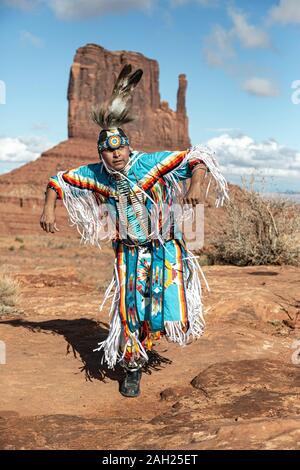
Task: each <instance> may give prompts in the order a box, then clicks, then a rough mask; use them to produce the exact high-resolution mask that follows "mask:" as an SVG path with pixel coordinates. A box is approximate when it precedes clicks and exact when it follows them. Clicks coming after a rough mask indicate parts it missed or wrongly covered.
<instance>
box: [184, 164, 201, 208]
mask: <svg viewBox="0 0 300 470" xmlns="http://www.w3.org/2000/svg"><path fill="white" fill-rule="evenodd" d="M205 174H206V167H205V165H202V164H201V165H198V166H197V167H196V168H195V169H194V170H193V174H192V177H191V184H190V187H189V190H188V192H187V194H186V195H185V197H184V199H183V202H184V203H186V204H193V205H195V204H198V203H199V202H201V200H203V194H202V189H203V186H204V178H205Z"/></svg>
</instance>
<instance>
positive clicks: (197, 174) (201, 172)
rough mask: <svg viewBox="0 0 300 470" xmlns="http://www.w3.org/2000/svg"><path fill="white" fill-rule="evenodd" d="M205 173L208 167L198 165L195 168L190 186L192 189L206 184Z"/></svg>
mask: <svg viewBox="0 0 300 470" xmlns="http://www.w3.org/2000/svg"><path fill="white" fill-rule="evenodd" d="M205 173H206V166H205V165H202V164H201V165H198V166H196V167H195V169H194V170H193V174H192V177H191V185H190V188H191V187H194V186H195V187H200V186H201V185H202V184H203V182H204V178H205Z"/></svg>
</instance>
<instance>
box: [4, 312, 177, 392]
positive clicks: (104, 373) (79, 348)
mask: <svg viewBox="0 0 300 470" xmlns="http://www.w3.org/2000/svg"><path fill="white" fill-rule="evenodd" d="M0 323H2V324H6V325H11V326H14V327H23V328H27V329H28V330H30V331H32V332H33V333H47V332H49V333H51V334H54V335H61V336H63V337H64V339H65V340H66V342H67V351H66V354H70V353H71V352H72V353H73V355H74V357H75V358H77V357H78V356H79V357H80V359H81V361H82V364H83V365H82V366H81V367H80V371H81V372H84V373H85V379H86V380H89V381H92V380H93V379H95V380H101V381H102V382H105V379H106V378H109V379H111V380H117V381H118V382H119V383H120V382H121V380H122V379H123V377H124V372H123V369H122V368H121V367H120V366H118V365H117V366H116V368H115V370H112V369H109V368H108V367H107V365H106V364H105V363H102V361H103V359H104V357H103V352H102V351H96V352H93V349H95V348H97V345H98V343H99V342H101V341H103V340H105V339H106V337H107V335H108V325H107V324H105V323H101V322H96V321H95V320H91V319H88V318H77V319H74V320H60V319H56V320H47V321H43V322H33V321H25V320H21V319H17V320H5V321H1V322H0ZM148 355H149V361H148V364H146V366H145V367H144V372H146V373H148V374H151V373H152V372H153V371H155V370H159V369H160V368H161V367H162V366H163V365H167V364H170V363H171V362H172V361H171V360H169V359H167V358H165V357H163V356H161V355H160V354H158V353H157V352H156V351H151V352H150V353H149V354H148Z"/></svg>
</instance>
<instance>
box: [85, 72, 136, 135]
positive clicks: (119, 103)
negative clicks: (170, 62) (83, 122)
mask: <svg viewBox="0 0 300 470" xmlns="http://www.w3.org/2000/svg"><path fill="white" fill-rule="evenodd" d="M131 71H132V66H131V64H126V65H125V66H124V67H123V68H122V70H121V72H120V74H119V76H118V78H117V80H116V83H115V86H114V88H113V92H112V94H111V97H110V98H109V99H108V100H107V101H105V102H104V103H103V104H101V105H100V107H99V109H98V110H93V111H92V117H93V120H94V121H95V122H96V123H97V124H98V125H99V126H100V127H101V128H102V129H105V130H109V129H117V128H118V127H121V126H122V125H123V124H126V123H128V122H131V121H133V120H134V116H133V115H132V114H131V105H132V97H133V91H134V89H135V87H136V86H137V84H138V83H139V81H140V79H141V78H142V75H143V71H142V70H141V69H138V70H136V71H135V72H134V73H131Z"/></svg>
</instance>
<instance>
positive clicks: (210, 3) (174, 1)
mask: <svg viewBox="0 0 300 470" xmlns="http://www.w3.org/2000/svg"><path fill="white" fill-rule="evenodd" d="M191 2H194V3H199V4H200V5H201V6H204V7H214V6H216V5H217V4H218V3H219V0H170V4H171V5H172V6H175V7H176V6H180V5H186V4H187V3H191Z"/></svg>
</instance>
